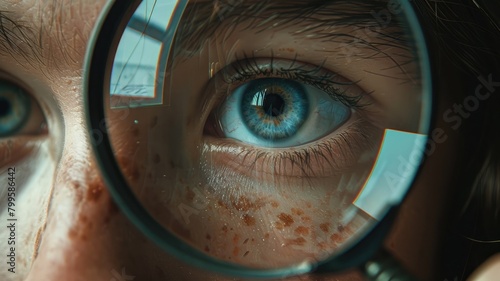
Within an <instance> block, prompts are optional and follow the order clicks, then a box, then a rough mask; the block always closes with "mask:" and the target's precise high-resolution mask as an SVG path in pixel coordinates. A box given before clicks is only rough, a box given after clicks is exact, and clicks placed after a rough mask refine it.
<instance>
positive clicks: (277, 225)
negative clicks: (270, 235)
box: [274, 221, 283, 230]
mask: <svg viewBox="0 0 500 281" xmlns="http://www.w3.org/2000/svg"><path fill="white" fill-rule="evenodd" d="M274 227H275V228H276V229H277V230H283V224H282V223H281V222H279V221H277V222H276V223H275V224H274Z"/></svg>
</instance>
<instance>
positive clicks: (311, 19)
mask: <svg viewBox="0 0 500 281" xmlns="http://www.w3.org/2000/svg"><path fill="white" fill-rule="evenodd" d="M388 3H389V1H380V0H349V1H346V0H337V1H328V0H314V1H298V0H289V1H272V0H261V1H250V3H249V1H244V0H219V1H215V2H214V3H212V2H208V3H206V2H204V3H194V4H188V6H187V7H186V11H185V12H184V15H183V20H182V22H183V23H182V24H181V25H180V26H179V30H178V32H177V34H176V38H175V40H176V41H177V44H176V46H177V47H176V50H175V52H176V54H178V53H183V54H189V52H192V53H196V52H198V51H199V50H200V48H201V45H202V44H203V42H204V41H205V40H207V39H209V38H210V37H212V36H213V35H214V34H215V33H216V32H218V31H220V29H221V27H222V28H224V29H225V30H222V31H223V32H226V35H225V36H228V35H230V34H231V33H232V32H233V31H234V30H235V29H236V28H235V26H237V25H240V24H242V23H243V22H245V24H248V25H247V26H246V27H245V28H244V29H255V30H256V32H257V33H258V32H263V31H267V30H271V29H274V30H276V31H279V30H280V29H284V28H288V27H291V26H294V28H295V30H296V31H295V32H294V34H295V35H300V34H302V35H304V36H308V37H309V38H312V39H316V40H321V41H324V42H344V43H355V44H359V45H364V46H365V47H369V48H372V49H377V48H378V47H377V46H376V45H377V44H378V45H384V44H385V45H391V46H393V47H396V48H403V49H407V47H408V46H409V45H408V44H409V43H410V42H409V41H410V40H409V38H408V36H406V31H407V30H406V29H405V28H403V27H402V25H401V21H399V20H397V16H395V15H392V16H393V17H392V18H393V19H392V20H390V22H389V23H388V25H387V26H386V27H384V28H381V29H380V30H379V31H375V30H373V28H374V27H377V26H380V23H379V22H377V19H376V18H375V17H374V15H373V13H377V12H380V11H382V10H383V9H387V5H388ZM224 5H225V6H224ZM339 8H340V9H339ZM365 11H366V12H365ZM248 22H249V23H248ZM339 27H349V28H350V30H349V32H346V30H343V31H342V32H341V31H339V30H336V29H338V28H339ZM366 28H371V30H370V31H371V32H373V33H375V34H376V37H377V39H378V40H379V41H380V42H378V43H377V44H374V42H368V41H367V40H366V39H367V38H366V37H365V38H361V37H360V36H359V35H360V34H361V33H362V32H363V30H365V29H366ZM368 39H369V38H368Z"/></svg>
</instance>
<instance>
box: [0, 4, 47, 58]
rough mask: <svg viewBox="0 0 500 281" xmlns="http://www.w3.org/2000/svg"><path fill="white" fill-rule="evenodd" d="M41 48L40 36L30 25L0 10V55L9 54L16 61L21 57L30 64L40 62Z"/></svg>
mask: <svg viewBox="0 0 500 281" xmlns="http://www.w3.org/2000/svg"><path fill="white" fill-rule="evenodd" d="M42 49H43V48H42V45H41V38H40V37H39V36H36V32H35V31H34V29H33V27H32V26H30V25H28V24H26V23H25V22H23V21H20V20H17V19H16V20H14V17H12V16H11V15H10V12H9V11H1V10H0V55H10V56H11V57H13V58H14V59H16V61H18V62H20V60H19V59H20V58H22V59H23V61H24V62H26V63H28V64H30V65H32V64H33V63H34V62H42V57H43V55H42ZM20 63H21V62H20Z"/></svg>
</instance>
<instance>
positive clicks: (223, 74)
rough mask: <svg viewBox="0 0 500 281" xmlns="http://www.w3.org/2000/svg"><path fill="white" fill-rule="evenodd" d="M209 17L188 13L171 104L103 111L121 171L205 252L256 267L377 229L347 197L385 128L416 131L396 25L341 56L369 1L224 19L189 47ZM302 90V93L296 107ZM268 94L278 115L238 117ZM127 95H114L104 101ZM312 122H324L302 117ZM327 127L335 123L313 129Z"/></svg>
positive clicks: (410, 77) (121, 100)
mask: <svg viewBox="0 0 500 281" xmlns="http://www.w3.org/2000/svg"><path fill="white" fill-rule="evenodd" d="M242 5H243V6H245V5H247V4H242ZM254 5H257V4H254ZM252 7H253V8H256V7H254V6H252ZM211 8H212V6H211V4H207V3H197V4H192V5H188V7H187V10H186V11H185V13H184V15H185V18H183V19H182V20H181V27H180V29H179V31H178V34H179V35H178V37H177V38H176V41H175V42H176V43H175V45H174V46H173V49H172V52H173V53H174V54H175V56H174V57H171V59H170V61H169V67H168V68H167V71H166V74H165V76H166V78H165V81H170V83H166V84H165V88H164V89H163V90H164V93H165V94H166V95H167V97H165V98H164V99H165V100H168V102H165V104H164V105H163V106H156V107H144V108H141V107H139V108H135V107H132V108H124V109H119V108H114V109H111V110H108V111H107V114H108V117H109V120H107V121H108V122H107V124H108V125H109V126H110V136H111V137H112V142H113V147H114V149H115V151H116V154H117V157H118V161H119V164H120V165H121V167H122V169H123V170H124V171H125V173H124V174H125V175H126V177H127V179H128V181H129V183H130V185H131V187H132V189H133V190H134V192H135V193H136V195H137V197H138V198H139V199H140V200H141V202H142V203H143V204H144V206H145V207H146V209H147V210H148V211H149V212H150V213H151V214H152V215H153V217H154V218H155V219H156V220H157V221H158V222H159V223H160V224H161V225H162V226H164V227H165V228H167V229H169V230H171V231H173V232H174V233H175V234H177V235H178V236H179V237H181V238H182V239H183V240H185V241H186V242H188V243H189V244H190V245H192V246H193V247H194V248H196V249H198V250H199V251H202V252H205V253H206V254H208V255H210V256H212V257H214V258H217V259H221V260H224V261H229V262H234V263H237V264H242V265H246V266H250V267H255V268H279V267H287V266H293V265H298V264H300V263H303V262H311V263H314V262H317V261H321V260H323V259H325V258H326V257H328V256H330V255H332V254H334V253H335V252H336V251H339V250H341V249H343V248H342V247H346V246H347V245H350V243H351V244H352V243H354V241H356V239H357V238H358V237H359V235H361V234H362V233H363V231H364V230H365V229H367V228H369V227H370V226H371V225H372V224H373V223H374V219H373V218H372V217H371V216H370V215H368V214H366V213H364V212H363V211H362V210H360V209H358V208H357V207H355V206H354V205H353V201H354V200H355V199H356V197H357V196H358V194H359V192H360V191H361V188H362V187H363V186H364V184H365V182H366V180H367V178H368V176H369V174H370V172H371V170H372V167H373V165H374V162H375V159H376V156H377V153H378V151H379V147H380V146H381V142H382V138H383V133H384V130H385V129H386V128H390V129H395V130H405V131H410V132H417V128H418V126H419V124H418V122H419V114H420V106H421V104H420V99H421V96H420V95H421V88H420V84H419V83H420V82H419V77H418V74H417V69H418V62H417V59H416V58H415V57H413V54H412V50H411V48H410V47H409V45H406V44H407V40H408V39H407V38H406V37H405V35H404V32H402V30H403V28H402V26H401V25H402V23H399V22H396V21H395V22H393V23H392V25H391V27H386V29H385V30H383V31H382V32H380V33H378V34H379V35H378V36H375V35H373V36H371V37H367V39H366V41H365V42H364V43H363V44H357V45H356V48H357V50H356V53H353V54H349V55H346V54H345V52H344V51H343V49H342V48H343V47H345V46H346V45H349V44H352V41H353V38H352V36H347V35H345V34H351V33H353V32H354V31H357V30H358V31H359V29H360V28H361V26H362V27H363V28H371V29H375V28H376V27H377V24H378V23H377V22H376V21H375V20H374V19H373V18H371V19H370V18H368V19H366V18H363V19H357V21H354V19H352V20H353V21H354V22H353V23H352V24H351V23H342V21H340V19H345V18H349V17H355V18H356V16H355V15H356V13H355V12H357V13H360V12H362V11H364V9H366V10H368V11H370V9H371V8H373V7H370V5H368V4H367V6H366V7H365V6H363V5H361V6H359V5H358V6H356V5H355V4H349V3H335V4H333V3H332V4H323V6H321V9H320V8H319V7H316V8H317V9H318V10H317V11H309V12H311V19H310V20H304V21H303V22H297V23H294V24H292V23H291V22H286V21H285V18H281V17H280V16H278V15H275V16H274V18H270V19H269V23H267V24H263V25H261V26H260V28H259V27H258V26H256V25H257V23H256V22H255V18H252V17H246V16H244V15H243V16H239V15H238V14H232V13H229V14H227V15H225V16H227V17H225V20H224V21H223V22H222V23H221V24H218V26H217V28H211V27H209V28H207V29H206V30H204V32H203V29H202V30H199V31H198V32H200V33H201V34H203V35H201V36H200V38H198V39H197V40H194V39H193V38H190V37H187V38H186V37H183V35H184V33H183V32H188V31H191V32H196V31H193V30H189V29H190V28H193V25H196V24H199V23H198V22H197V21H202V19H203V18H204V15H205V13H206V12H207V11H209V10H210V9H211ZM247 8H249V9H251V7H247ZM279 9H284V10H287V11H295V9H294V8H292V7H290V6H288V5H285V4H283V3H278V2H276V3H274V2H269V3H267V4H266V5H265V6H262V7H260V8H259V11H260V13H261V15H262V17H267V16H269V17H271V16H272V15H273V13H274V11H275V10H279ZM319 11H324V12H319ZM328 11H330V13H332V15H329V14H328ZM334 11H335V12H334ZM295 12H297V11H295ZM358 18H359V16H358ZM313 19H314V20H313ZM309 21H310V22H309ZM336 21H338V22H340V23H338V24H335V25H333V23H335V22H336ZM226 22H227V23H226ZM231 22H233V24H232V23H231ZM234 22H236V23H237V24H234ZM313 22H314V23H316V26H314V25H313ZM327 22H330V24H329V25H326V23H327ZM318 23H322V24H323V25H320V24H318ZM358 25H359V26H358ZM200 28H201V27H200ZM259 30H260V32H257V31H259ZM305 30H307V32H306V31H305ZM325 32H326V33H328V34H329V35H326V34H325ZM389 36H393V37H389ZM316 37H317V38H320V39H315V38H316ZM389 40H390V41H391V42H389ZM200 66H201V67H200ZM193 77H195V78H193ZM270 79H275V80H270ZM277 79H280V80H277ZM288 81H290V82H288ZM395 81H397V82H395ZM248 83H252V84H248ZM266 83H267V84H266ZM293 83H296V84H293ZM246 85H251V86H248V87H246ZM292 85H295V86H292ZM301 85H304V86H301ZM245 87H246V88H245ZM299 87H304V88H302V89H303V90H298V89H299ZM283 89H285V90H283ZM266 91H267V92H266ZM296 91H303V94H301V95H302V98H300V99H299V98H298V96H296V97H295V98H292V97H293V96H294V95H299V94H297V92H296ZM237 93H238V94H237ZM238 95H242V96H238ZM269 95H274V97H279V98H280V99H281V101H282V103H280V101H279V100H278V101H276V100H275V102H277V103H276V106H280V107H282V108H283V109H282V110H277V111H275V112H271V109H269V108H268V109H266V108H265V107H262V109H260V110H261V111H260V112H263V113H260V114H261V115H259V111H258V110H256V111H245V110H246V108H247V107H248V108H250V107H249V106H250V105H249V104H251V106H252V107H255V108H257V106H263V104H264V103H265V101H264V103H262V105H259V104H260V101H259V98H260V97H262V98H263V99H264V98H265V97H267V96H269ZM252 96H253V97H252ZM319 96H324V97H322V98H319ZM127 99H129V98H128V97H126V96H120V95H119V94H118V95H113V96H111V100H110V101H109V102H110V104H109V105H110V106H111V107H115V106H116V105H124V104H126V100H127ZM308 101H310V102H311V103H313V105H309V102H308ZM317 101H322V103H321V104H325V102H327V103H328V104H327V106H324V108H327V109H328V110H331V112H333V113H335V112H337V111H338V112H339V114H338V116H339V117H338V118H344V119H339V121H337V123H333V121H330V120H333V118H337V115H334V114H332V113H330V114H331V115H324V114H325V113H322V112H320V103H317ZM334 102H337V104H335V103H334ZM109 105H108V106H109ZM271 106H273V105H271ZM309 106H310V107H309ZM322 106H323V105H322ZM294 107H297V109H293V110H295V111H298V110H299V109H298V108H301V107H303V108H304V109H303V110H304V111H303V112H307V113H306V114H305V115H304V116H303V117H300V118H302V119H303V120H306V121H300V122H306V123H304V124H305V125H303V126H297V127H296V128H294V129H290V131H289V132H287V133H286V134H287V136H286V137H282V135H281V134H282V132H281V131H280V130H282V129H281V127H280V123H278V121H277V120H281V119H278V118H283V120H286V122H295V121H290V120H293V119H291V118H292V117H289V116H287V115H286V112H287V110H292V109H291V108H294ZM306 108H310V109H308V110H306ZM344 108H345V109H346V110H347V111H348V114H341V113H340V112H341V110H344ZM266 110H268V111H267V112H271V113H266ZM321 110H323V109H321ZM283 112H285V113H283ZM322 114H323V115H322ZM280 115H282V116H280ZM239 116H241V117H239ZM290 116H292V115H290ZM293 116H298V115H293ZM315 116H317V117H315ZM266 118H269V119H272V118H274V119H275V121H274V122H275V123H274V125H273V126H274V127H267V128H268V129H266V130H267V133H265V134H264V133H262V135H259V134H260V130H264V129H260V128H258V127H255V125H251V123H248V122H249V120H259V119H262V120H264V119H266ZM314 118H318V120H320V121H317V122H315V121H308V120H314ZM321 118H323V119H324V121H322V119H321ZM252 122H254V121H252ZM261 122H267V121H261ZM280 122H284V121H280ZM297 122H299V121H297ZM307 122H309V123H307ZM326 122H332V124H337V125H335V126H333V125H332V126H331V127H330V128H327V129H326V131H320V130H324V129H320V126H323V124H325V123H326ZM130 132H132V134H133V135H132V136H130ZM250 139H251V140H250ZM291 139H294V141H291ZM132 171H133V172H132Z"/></svg>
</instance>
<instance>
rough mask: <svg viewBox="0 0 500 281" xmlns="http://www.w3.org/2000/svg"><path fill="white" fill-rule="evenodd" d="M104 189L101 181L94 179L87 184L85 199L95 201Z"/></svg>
mask: <svg viewBox="0 0 500 281" xmlns="http://www.w3.org/2000/svg"><path fill="white" fill-rule="evenodd" d="M103 190H104V186H103V184H102V182H101V181H94V182H92V183H90V184H89V187H88V189H87V200H89V201H94V202H95V201H97V200H98V199H99V197H100V196H101V194H102V191H103Z"/></svg>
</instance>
